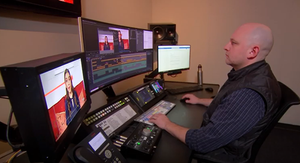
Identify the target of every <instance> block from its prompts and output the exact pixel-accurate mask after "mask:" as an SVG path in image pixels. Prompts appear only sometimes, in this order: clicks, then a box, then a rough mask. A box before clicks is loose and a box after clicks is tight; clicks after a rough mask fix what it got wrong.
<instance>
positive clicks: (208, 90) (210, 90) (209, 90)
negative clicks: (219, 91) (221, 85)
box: [205, 87, 214, 92]
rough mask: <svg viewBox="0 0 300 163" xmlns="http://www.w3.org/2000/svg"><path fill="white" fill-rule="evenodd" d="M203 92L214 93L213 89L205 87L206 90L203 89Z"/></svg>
mask: <svg viewBox="0 0 300 163" xmlns="http://www.w3.org/2000/svg"><path fill="white" fill-rule="evenodd" d="M205 90H206V91H207V92H213V91H214V89H213V88H211V87H207V88H205Z"/></svg>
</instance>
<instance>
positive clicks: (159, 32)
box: [149, 24, 177, 44]
mask: <svg viewBox="0 0 300 163" xmlns="http://www.w3.org/2000/svg"><path fill="white" fill-rule="evenodd" d="M149 29H150V30H152V31H153V41H154V43H162V42H170V43H171V44H177V33H176V24H149Z"/></svg>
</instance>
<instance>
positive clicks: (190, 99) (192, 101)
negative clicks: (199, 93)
mask: <svg viewBox="0 0 300 163" xmlns="http://www.w3.org/2000/svg"><path fill="white" fill-rule="evenodd" d="M183 98H188V99H187V100H185V102H186V103H189V104H198V103H199V98H198V97H196V96H195V95H193V94H185V95H183V96H182V99H183Z"/></svg>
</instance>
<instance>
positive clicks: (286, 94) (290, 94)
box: [193, 82, 300, 163]
mask: <svg viewBox="0 0 300 163" xmlns="http://www.w3.org/2000/svg"><path fill="white" fill-rule="evenodd" d="M278 83H279V86H280V89H281V101H280V106H279V109H278V111H277V112H276V113H275V115H274V117H273V118H272V120H271V121H270V122H269V124H268V125H267V126H266V128H265V129H264V130H263V131H262V133H261V134H260V135H259V136H258V138H257V139H256V140H255V142H254V143H253V145H252V149H251V156H250V159H249V160H244V161H242V162H241V163H254V162H255V159H256V156H257V154H258V151H259V149H260V147H261V146H262V144H263V143H264V141H265V140H266V138H267V137H268V135H269V134H270V132H271V131H272V129H273V128H274V127H275V125H276V124H277V123H278V121H279V120H280V118H281V117H282V116H283V115H284V113H285V112H286V111H287V110H288V109H289V108H290V107H291V106H292V105H299V104H300V99H299V97H298V95H297V94H296V93H295V92H294V91H293V90H291V89H290V88H289V87H288V86H286V85H285V84H283V83H281V82H278ZM202 156H203V155H201V154H198V153H194V154H193V158H194V159H196V160H197V161H198V163H214V162H212V161H208V160H203V158H204V157H202ZM217 163H222V160H219V161H217Z"/></svg>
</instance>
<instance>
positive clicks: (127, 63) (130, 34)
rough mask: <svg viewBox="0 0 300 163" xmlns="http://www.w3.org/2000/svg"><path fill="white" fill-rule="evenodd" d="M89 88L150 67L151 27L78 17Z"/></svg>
mask: <svg viewBox="0 0 300 163" xmlns="http://www.w3.org/2000/svg"><path fill="white" fill-rule="evenodd" d="M78 22H79V31H80V39H81V42H80V43H81V49H82V51H85V53H86V61H87V71H88V78H89V86H90V92H95V91H97V90H101V89H103V88H105V87H107V86H110V85H111V84H114V83H116V82H119V81H121V80H124V79H127V78H129V77H132V76H135V75H139V74H142V73H145V72H149V71H152V70H153V33H152V31H151V30H146V29H139V28H132V27H126V26H120V25H115V24H109V23H104V22H100V21H96V20H90V19H85V18H79V19H78Z"/></svg>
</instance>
